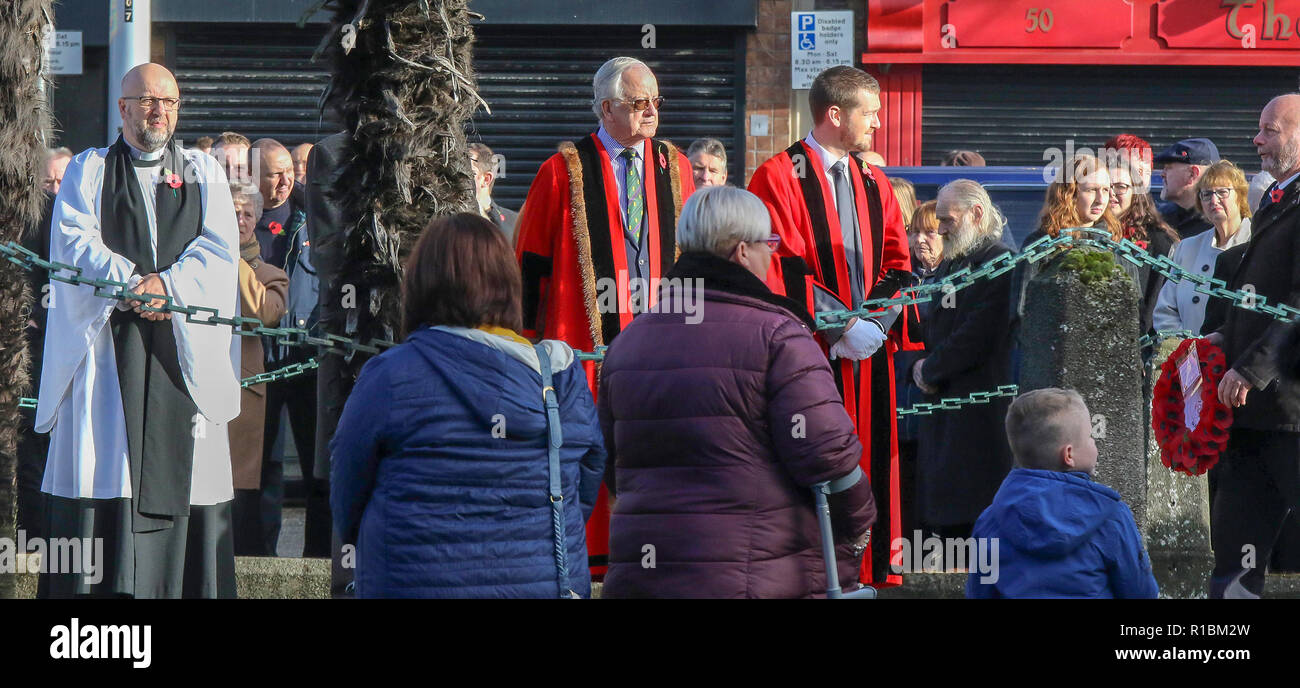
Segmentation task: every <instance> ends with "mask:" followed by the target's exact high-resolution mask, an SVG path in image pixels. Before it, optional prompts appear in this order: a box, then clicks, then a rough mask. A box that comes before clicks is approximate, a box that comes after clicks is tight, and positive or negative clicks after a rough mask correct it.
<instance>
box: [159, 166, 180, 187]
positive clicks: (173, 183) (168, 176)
mask: <svg viewBox="0 0 1300 688" xmlns="http://www.w3.org/2000/svg"><path fill="white" fill-rule="evenodd" d="M163 176H164V179H165V180H166V182H167V186H170V187H172V188H173V189H179V188H181V176H180V175H179V174H176V173H175V172H172V171H171V170H163Z"/></svg>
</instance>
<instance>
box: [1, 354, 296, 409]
mask: <svg viewBox="0 0 1300 688" xmlns="http://www.w3.org/2000/svg"><path fill="white" fill-rule="evenodd" d="M319 367H320V362H319V361H317V360H316V359H314V358H313V359H311V360H310V361H307V362H306V363H293V364H290V365H287V366H285V367H283V368H277V369H276V370H272V371H269V372H265V373H258V374H257V375H250V376H248V377H246V378H244V379H242V380H240V381H239V386H240V387H252V386H253V385H260V384H263V383H267V382H276V381H278V380H286V379H288V378H291V377H295V376H298V375H302V374H303V373H305V372H307V371H309V370H315V369H316V368H319ZM18 408H29V409H34V408H36V400H35V399H33V398H31V397H23V398H21V399H19V400H18Z"/></svg>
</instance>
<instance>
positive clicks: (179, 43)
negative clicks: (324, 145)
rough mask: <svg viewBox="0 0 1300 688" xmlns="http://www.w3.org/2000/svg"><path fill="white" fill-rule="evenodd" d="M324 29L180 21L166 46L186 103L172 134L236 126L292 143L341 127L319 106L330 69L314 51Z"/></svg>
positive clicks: (185, 136) (188, 137) (187, 137)
mask: <svg viewBox="0 0 1300 688" xmlns="http://www.w3.org/2000/svg"><path fill="white" fill-rule="evenodd" d="M324 35H325V27H324V26H323V25H319V24H309V25H307V26H305V27H304V28H301V29H299V28H297V27H296V26H294V25H292V24H287V25H257V24H191V25H177V26H176V27H175V44H174V49H172V50H169V52H170V54H171V55H172V61H173V66H174V71H175V73H176V81H177V82H178V83H179V85H180V88H181V97H182V98H183V99H184V101H185V104H184V106H183V108H182V109H181V113H180V121H179V122H178V124H177V135H179V136H180V137H181V139H182V140H184V141H187V142H189V141H193V140H194V139H196V138H198V137H200V136H212V137H216V136H217V135H218V134H220V133H221V132H223V131H236V132H239V133H241V134H243V135H245V136H247V137H248V138H250V139H252V140H254V141H256V140H257V139H259V138H264V137H269V138H273V139H276V140H277V141H279V142H281V143H283V144H285V145H286V146H294V145H297V144H299V143H306V142H315V141H317V140H319V139H321V138H323V137H325V136H327V135H329V134H332V133H334V132H336V131H338V130H339V126H338V125H336V124H334V123H331V122H329V121H325V122H324V123H322V122H321V117H320V111H319V110H318V109H317V104H318V102H319V100H320V94H321V92H322V91H323V90H324V89H325V85H326V84H327V83H328V82H329V68H328V65H327V64H326V63H325V62H324V61H321V62H317V63H313V62H312V61H311V56H312V53H313V52H315V50H316V46H317V45H318V44H319V43H320V40H321V38H322V37H323V36H324Z"/></svg>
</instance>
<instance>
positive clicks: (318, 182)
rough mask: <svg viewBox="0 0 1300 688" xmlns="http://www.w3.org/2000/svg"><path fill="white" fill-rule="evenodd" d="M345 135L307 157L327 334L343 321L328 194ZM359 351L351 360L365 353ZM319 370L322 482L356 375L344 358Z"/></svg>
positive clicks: (336, 236)
mask: <svg viewBox="0 0 1300 688" xmlns="http://www.w3.org/2000/svg"><path fill="white" fill-rule="evenodd" d="M348 138H349V134H348V133H346V132H340V133H338V134H333V135H330V136H327V137H325V138H324V139H321V141H320V143H318V144H316V145H315V146H312V149H311V153H309V154H308V155H307V179H308V181H307V188H306V190H305V197H306V199H307V226H308V227H311V260H312V264H313V265H315V266H316V279H317V280H318V281H319V291H318V294H319V297H320V309H319V311H318V312H319V315H320V321H321V323H322V324H323V325H325V326H326V327H328V328H333V327H335V325H336V324H337V329H326V331H327V332H333V333H335V334H338V333H341V332H342V330H343V327H342V325H341V323H342V321H343V320H344V319H345V318H346V311H345V309H344V308H343V307H342V299H340V298H335V296H334V294H335V292H336V291H337V290H336V289H334V280H335V279H336V278H337V276H338V274H339V267H340V264H341V263H342V262H343V239H344V232H343V210H342V208H341V207H340V206H339V204H338V203H337V202H335V201H334V200H332V199H331V198H330V197H329V193H330V189H331V188H333V184H334V180H335V178H336V177H337V176H338V169H339V166H340V163H341V158H342V156H343V147H344V146H345V145H346V144H347V141H348ZM365 355H366V354H365V353H363V352H357V353H356V354H355V356H350V357H349V359H350V360H354V359H355V358H357V357H362V358H364V357H365ZM318 360H319V362H320V368H319V369H318V370H317V371H316V372H317V376H316V463H315V464H314V465H313V466H312V472H314V473H315V474H316V476H315V477H316V478H317V479H320V480H328V479H329V474H330V452H329V444H330V439H332V438H333V437H334V429H335V428H336V427H338V424H339V416H340V415H341V414H342V413H343V402H345V401H347V398H348V393H349V392H351V391H352V384H353V383H354V382H355V381H356V377H355V375H354V373H353V372H352V371H353V370H354V368H350V367H349V366H348V365H346V364H345V363H344V360H343V357H342V356H320V357H319V358H318Z"/></svg>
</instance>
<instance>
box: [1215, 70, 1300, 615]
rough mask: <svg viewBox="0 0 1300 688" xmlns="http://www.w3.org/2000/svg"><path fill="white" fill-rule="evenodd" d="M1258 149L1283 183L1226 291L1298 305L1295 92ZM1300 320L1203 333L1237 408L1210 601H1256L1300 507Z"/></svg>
mask: <svg viewBox="0 0 1300 688" xmlns="http://www.w3.org/2000/svg"><path fill="white" fill-rule="evenodd" d="M1259 129H1260V131H1259V133H1258V134H1257V135H1256V136H1255V140H1254V143H1255V147H1256V148H1257V149H1258V151H1259V156H1260V159H1261V161H1262V167H1263V169H1264V170H1266V171H1268V172H1269V173H1271V174H1272V175H1273V176H1274V177H1275V178H1276V179H1278V180H1279V181H1278V182H1276V183H1274V185H1273V186H1272V187H1270V188H1269V190H1268V192H1267V193H1266V194H1265V198H1264V201H1263V204H1262V206H1261V208H1260V210H1259V212H1258V213H1256V215H1255V217H1254V219H1253V220H1254V224H1253V227H1252V234H1251V239H1250V243H1249V245H1248V246H1247V247H1246V251H1245V255H1243V256H1242V258H1241V263H1240V264H1239V265H1238V266H1237V268H1236V270H1234V271H1233V274H1232V279H1230V280H1229V281H1228V288H1229V289H1232V290H1245V291H1249V292H1254V293H1255V294H1258V295H1259V296H1260V297H1265V298H1267V299H1268V303H1269V304H1279V303H1285V304H1286V305H1288V306H1292V307H1300V183H1296V179H1297V177H1300V94H1288V95H1283V96H1278V97H1277V98H1274V99H1273V100H1271V101H1269V103H1268V105H1267V106H1265V108H1264V111H1263V112H1262V113H1260V118H1259ZM1296 327H1297V323H1296V322H1294V321H1292V322H1283V321H1280V320H1277V319H1275V318H1273V317H1272V316H1270V315H1267V314H1264V313H1259V312H1255V311H1252V310H1248V309H1245V308H1231V309H1229V311H1228V313H1227V317H1226V319H1225V320H1224V322H1223V324H1222V325H1220V326H1219V327H1218V328H1217V329H1216V330H1215V331H1214V332H1213V333H1211V334H1210V335H1209V339H1210V341H1211V342H1213V343H1215V344H1218V345H1219V346H1221V347H1223V350H1224V352H1225V354H1226V355H1227V362H1228V365H1229V367H1230V368H1231V369H1230V370H1229V371H1228V372H1227V373H1225V374H1224V376H1223V379H1222V380H1221V381H1220V382H1219V400H1220V401H1222V402H1223V403H1225V404H1227V405H1228V406H1231V407H1233V409H1234V419H1233V424H1232V430H1231V432H1230V433H1229V436H1228V444H1227V448H1226V449H1225V450H1224V452H1223V457H1222V459H1221V462H1220V466H1221V469H1220V471H1219V479H1218V487H1217V489H1216V491H1215V496H1214V499H1215V504H1214V516H1213V523H1212V524H1211V526H1212V527H1211V533H1212V539H1213V542H1212V544H1213V546H1214V556H1215V567H1214V577H1213V578H1212V580H1211V582H1210V596H1211V597H1228V598H1234V597H1235V598H1248V597H1258V596H1259V595H1260V594H1261V593H1262V592H1263V589H1264V574H1265V571H1266V569H1267V566H1266V563H1267V562H1268V561H1269V555H1270V553H1271V552H1272V549H1273V546H1274V543H1275V541H1276V540H1277V537H1278V534H1279V533H1280V532H1281V530H1282V526H1283V523H1284V522H1285V520H1286V518H1287V516H1288V514H1290V513H1291V512H1292V511H1294V510H1295V509H1296V508H1297V507H1300V376H1297V371H1296V369H1295V366H1292V365H1284V361H1289V360H1290V359H1291V357H1292V355H1293V354H1292V352H1291V351H1289V349H1288V344H1289V343H1290V342H1292V341H1293V338H1294V337H1295V330H1296Z"/></svg>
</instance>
